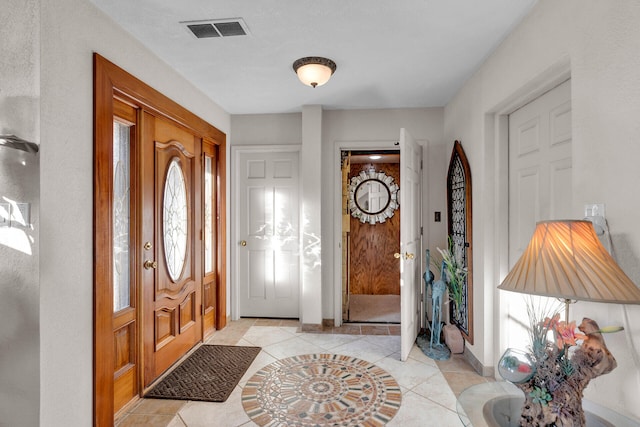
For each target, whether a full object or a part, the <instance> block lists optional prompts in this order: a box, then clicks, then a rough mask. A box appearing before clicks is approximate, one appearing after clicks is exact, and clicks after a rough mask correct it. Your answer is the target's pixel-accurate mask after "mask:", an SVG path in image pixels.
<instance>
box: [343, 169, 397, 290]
mask: <svg viewBox="0 0 640 427" xmlns="http://www.w3.org/2000/svg"><path fill="white" fill-rule="evenodd" d="M371 168H375V170H376V171H381V172H384V173H385V174H387V175H388V176H391V177H393V179H394V181H395V182H400V165H399V164H398V163H378V164H373V163H356V164H352V165H351V171H350V172H349V178H351V177H353V176H358V174H360V172H361V171H363V170H365V171H366V170H369V169H371ZM401 210H402V206H400V208H399V209H398V210H397V211H396V212H395V214H394V215H393V216H392V217H391V218H389V219H388V220H387V221H386V222H383V223H376V224H369V223H362V222H360V220H359V219H358V218H354V217H353V216H351V217H350V220H349V221H350V225H349V227H350V233H349V256H348V259H349V268H348V271H349V294H351V295H400V265H399V264H398V260H397V259H395V258H394V257H393V254H394V253H396V252H399V251H400V211H401Z"/></svg>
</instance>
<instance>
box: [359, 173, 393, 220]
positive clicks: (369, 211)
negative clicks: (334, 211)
mask: <svg viewBox="0 0 640 427" xmlns="http://www.w3.org/2000/svg"><path fill="white" fill-rule="evenodd" d="M398 190H399V188H398V185H397V184H396V183H394V182H393V177H391V176H389V175H387V174H385V173H384V172H376V171H375V170H370V171H367V172H365V171H362V172H360V174H359V175H357V176H354V177H352V178H351V182H350V183H349V209H350V210H351V216H353V217H354V218H358V219H359V220H360V222H364V223H369V224H375V223H376V222H385V221H386V220H387V218H391V217H392V216H393V213H394V212H395V210H396V209H398V206H399V205H398Z"/></svg>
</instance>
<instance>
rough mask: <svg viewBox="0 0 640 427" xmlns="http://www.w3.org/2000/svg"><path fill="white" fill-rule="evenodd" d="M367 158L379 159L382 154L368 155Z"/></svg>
mask: <svg viewBox="0 0 640 427" xmlns="http://www.w3.org/2000/svg"><path fill="white" fill-rule="evenodd" d="M369 158H370V159H371V160H380V159H381V158H382V156H380V155H378V154H374V155H373V156H369Z"/></svg>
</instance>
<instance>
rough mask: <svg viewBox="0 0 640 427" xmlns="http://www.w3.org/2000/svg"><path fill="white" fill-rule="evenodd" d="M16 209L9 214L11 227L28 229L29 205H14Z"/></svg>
mask: <svg viewBox="0 0 640 427" xmlns="http://www.w3.org/2000/svg"><path fill="white" fill-rule="evenodd" d="M15 206H16V207H17V209H14V210H13V211H12V212H11V227H23V228H26V227H29V226H30V225H31V221H30V217H29V214H30V211H31V209H30V205H29V203H16V205H15Z"/></svg>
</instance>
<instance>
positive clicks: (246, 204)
mask: <svg viewBox="0 0 640 427" xmlns="http://www.w3.org/2000/svg"><path fill="white" fill-rule="evenodd" d="M299 182H300V180H299V153H298V152H297V151H295V152H292V151H284V152H274V151H269V152H266V151H258V152H256V151H253V152H244V151H243V152H240V153H239V155H238V162H237V168H236V183H237V185H238V192H237V200H236V206H237V218H238V223H237V227H236V230H237V232H236V242H234V243H235V244H236V245H237V246H236V260H237V262H236V265H237V274H236V275H235V277H236V283H235V289H237V290H238V307H239V315H240V316H246V317H288V318H297V317H299V311H300V310H299V293H300V292H299V288H300V250H299V249H300V234H299V220H298V219H299V212H300V206H299V191H300V190H299Z"/></svg>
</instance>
